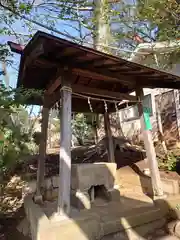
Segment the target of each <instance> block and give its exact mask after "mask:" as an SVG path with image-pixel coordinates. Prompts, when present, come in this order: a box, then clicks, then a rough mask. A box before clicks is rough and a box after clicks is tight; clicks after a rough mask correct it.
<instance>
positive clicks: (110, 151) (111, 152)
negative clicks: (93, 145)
mask: <svg viewBox="0 0 180 240" xmlns="http://www.w3.org/2000/svg"><path fill="white" fill-rule="evenodd" d="M104 128H105V133H106V138H107V140H108V141H107V143H108V161H109V162H115V156H114V144H113V138H112V133H111V126H110V120H109V113H108V112H105V113H104Z"/></svg>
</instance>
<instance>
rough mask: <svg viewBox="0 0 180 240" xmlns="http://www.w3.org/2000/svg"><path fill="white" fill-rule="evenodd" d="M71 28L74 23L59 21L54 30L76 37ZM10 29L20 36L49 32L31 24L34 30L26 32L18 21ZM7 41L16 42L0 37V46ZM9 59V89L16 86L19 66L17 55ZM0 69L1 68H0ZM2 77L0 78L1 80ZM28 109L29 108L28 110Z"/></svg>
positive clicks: (12, 39)
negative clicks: (11, 62) (10, 63)
mask: <svg viewBox="0 0 180 240" xmlns="http://www.w3.org/2000/svg"><path fill="white" fill-rule="evenodd" d="M73 26H75V22H72V23H70V22H68V21H66V22H64V21H59V22H58V23H57V24H56V25H55V28H57V29H60V31H62V32H69V33H70V35H73V36H78V35H77V33H78V32H77V31H76V30H75V29H73ZM12 28H13V30H14V31H15V32H17V33H20V34H22V35H23V34H27V35H28V34H32V35H33V34H34V33H35V32H36V31H37V30H41V31H44V32H50V31H48V30H47V29H45V28H42V27H40V26H38V25H35V24H32V28H34V29H33V30H32V32H28V28H27V27H25V26H23V24H22V21H20V20H17V21H16V22H15V23H14V24H13V25H12ZM54 35H57V36H59V37H62V36H60V35H58V34H54ZM7 41H13V42H17V39H16V37H15V36H8V35H7V36H2V35H1V36H0V43H1V44H4V43H7ZM20 43H21V44H23V43H24V42H23V39H22V42H20ZM10 59H11V60H12V61H13V64H12V66H10V65H8V66H7V73H8V78H9V84H10V86H11V87H13V88H15V87H16V84H17V78H18V69H19V64H20V55H19V54H13V56H12V57H10ZM0 69H1V66H0ZM2 78H3V77H2V76H1V79H2ZM29 109H30V108H29ZM38 112H39V106H34V109H33V114H35V115H36V114H37V113H38Z"/></svg>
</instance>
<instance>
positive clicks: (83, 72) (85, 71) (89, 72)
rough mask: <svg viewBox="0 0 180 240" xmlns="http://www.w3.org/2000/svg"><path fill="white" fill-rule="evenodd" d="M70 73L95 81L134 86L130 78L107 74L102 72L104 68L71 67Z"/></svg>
mask: <svg viewBox="0 0 180 240" xmlns="http://www.w3.org/2000/svg"><path fill="white" fill-rule="evenodd" d="M77 65H78V64H77ZM79 65H80V64H79ZM72 72H73V73H75V74H77V75H80V76H84V77H90V78H94V79H96V80H103V81H114V82H118V83H119V82H121V83H123V84H128V85H129V86H134V84H133V83H132V81H131V78H130V77H128V76H125V75H122V74H119V73H115V72H109V71H108V70H104V68H102V69H100V68H94V67H90V66H88V67H86V68H85V67H83V66H72Z"/></svg>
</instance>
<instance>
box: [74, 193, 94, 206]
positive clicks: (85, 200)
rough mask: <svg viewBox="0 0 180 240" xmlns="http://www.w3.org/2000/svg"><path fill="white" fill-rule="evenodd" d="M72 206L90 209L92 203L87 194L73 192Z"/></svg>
mask: <svg viewBox="0 0 180 240" xmlns="http://www.w3.org/2000/svg"><path fill="white" fill-rule="evenodd" d="M71 204H72V206H74V207H75V208H77V209H79V210H80V209H84V208H85V209H90V208H91V201H90V196H89V194H88V193H87V192H81V191H72V192H71Z"/></svg>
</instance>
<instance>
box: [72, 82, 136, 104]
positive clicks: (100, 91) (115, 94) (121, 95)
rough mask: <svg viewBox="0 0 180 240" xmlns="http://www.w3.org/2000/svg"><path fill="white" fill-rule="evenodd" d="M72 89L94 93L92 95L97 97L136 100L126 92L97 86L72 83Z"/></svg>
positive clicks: (89, 93) (76, 91)
mask: <svg viewBox="0 0 180 240" xmlns="http://www.w3.org/2000/svg"><path fill="white" fill-rule="evenodd" d="M72 91H73V92H75V93H84V94H88V95H94V96H97V97H98V96H99V97H102V98H103V97H105V98H110V99H116V100H129V101H134V102H135V101H136V100H137V98H136V97H135V96H132V95H129V94H126V93H119V92H113V91H108V90H104V89H97V88H91V87H86V86H82V85H78V84H74V85H72Z"/></svg>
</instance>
